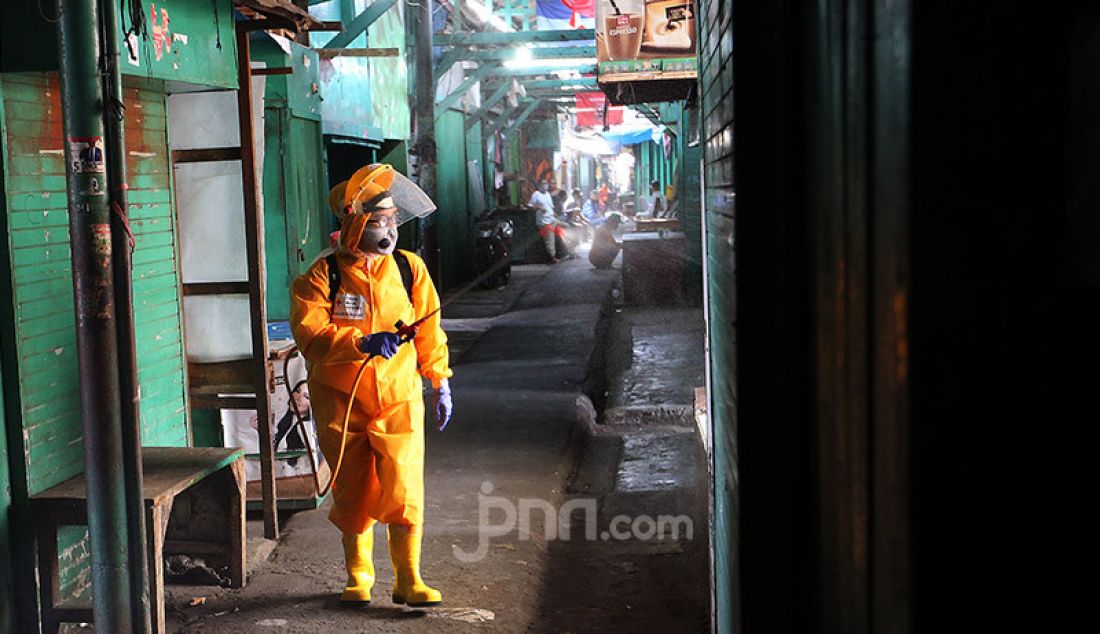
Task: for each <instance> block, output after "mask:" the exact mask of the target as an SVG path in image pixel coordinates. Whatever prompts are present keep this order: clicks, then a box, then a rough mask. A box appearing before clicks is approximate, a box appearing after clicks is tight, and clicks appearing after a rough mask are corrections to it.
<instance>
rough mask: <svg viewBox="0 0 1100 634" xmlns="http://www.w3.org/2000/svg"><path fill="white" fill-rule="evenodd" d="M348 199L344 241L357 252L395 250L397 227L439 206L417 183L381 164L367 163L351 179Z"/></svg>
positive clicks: (347, 248)
mask: <svg viewBox="0 0 1100 634" xmlns="http://www.w3.org/2000/svg"><path fill="white" fill-rule="evenodd" d="M344 201H345V205H344V209H345V210H346V212H347V215H346V217H345V219H344V221H343V228H342V229H341V237H340V243H341V246H342V247H343V248H344V249H345V250H347V251H350V252H352V253H354V254H356V255H366V254H369V253H377V254H382V255H388V254H389V253H392V252H393V249H394V248H395V245H396V243H397V228H398V227H399V226H401V225H403V224H405V223H406V222H408V221H410V220H413V219H414V218H423V217H425V216H427V215H428V214H430V213H432V212H433V211H435V209H436V206H435V203H434V202H432V199H431V198H429V197H428V195H427V194H425V193H424V191H423V190H421V189H420V188H419V187H417V186H416V184H415V183H413V182H412V181H411V180H409V179H408V178H406V177H405V176H403V175H401V174H398V173H397V172H395V171H394V169H393V167H391V166H389V165H380V164H373V165H367V166H366V167H363V168H361V169H359V170H358V171H357V172H355V174H353V175H352V177H351V178H350V179H348V184H347V187H346V189H345V194H344Z"/></svg>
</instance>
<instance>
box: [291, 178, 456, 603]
mask: <svg viewBox="0 0 1100 634" xmlns="http://www.w3.org/2000/svg"><path fill="white" fill-rule="evenodd" d="M409 188H414V189H415V192H417V193H419V195H420V196H421V197H422V198H423V200H426V201H427V203H428V204H430V205H431V203H430V200H427V197H426V196H423V192H420V190H419V189H418V188H416V186H415V185H412V184H411V183H410V182H409V181H408V180H407V179H404V177H402V176H400V175H399V174H396V173H395V172H394V171H393V168H392V167H390V166H388V165H379V164H373V165H368V166H366V167H364V168H362V169H360V170H359V171H357V172H356V173H355V174H354V175H353V176H352V177H351V178H350V179H349V180H348V181H346V182H344V183H341V184H339V185H337V186H336V187H334V188H333V191H332V193H331V194H330V198H329V200H330V206H332V207H333V209H334V211H335V212H336V213H337V215H338V216H339V217H340V218H341V228H340V235H339V241H338V244H337V247H336V249H335V253H330V254H328V255H327V256H326V257H320V258H318V259H317V261H315V262H314V263H313V264H312V265H311V266H310V268H309V270H308V271H306V272H305V273H304V274H302V275H301V276H299V277H298V278H297V279H296V280H295V281H294V283H293V286H292V289H291V305H292V306H291V329H292V331H293V333H294V339H295V341H296V342H297V344H298V347H299V349H300V350H301V351H302V354H303V355H304V356H305V358H306V361H307V363H308V367H309V388H310V394H311V397H312V402H313V413H314V416H315V419H316V420H317V423H318V437H319V440H320V444H321V450H322V452H323V453H324V454H325V458H326V460H327V461H328V463H329V464H336V463H337V462H338V454H339V452H340V445H341V435H342V434H341V432H342V423H343V420H344V414H345V412H346V410H347V408H349V407H350V408H352V409H351V414H350V422H349V427H348V432H347V438H346V446H345V450H344V452H345V453H344V459H343V463H342V466H341V468H340V473H338V474H336V473H334V474H333V476H334V477H335V478H336V480H335V483H334V485H333V489H332V490H333V502H334V503H333V507H332V511H331V513H330V515H329V519H330V520H331V521H332V523H333V524H335V525H336V527H337V528H339V529H340V531H341V533H342V534H343V536H342V541H343V545H344V554H345V559H346V564H347V573H348V581H347V585H346V587H345V588H344V591H343V593H342V594H341V596H340V598H341V600H342V601H346V602H354V603H369V601H370V596H371V594H370V593H371V588H372V586H373V585H374V579H375V574H374V564H373V558H372V553H373V546H374V542H373V534H374V532H373V527H374V524H375V523H376V522H382V523H384V524H387V525H388V541H389V550H390V559H391V560H392V563H393V567H394V572H395V584H394V589H393V600H394V602H395V603H406V604H408V605H412V606H425V605H435V604H438V603H440V601H441V600H442V597H441V595H440V593H439V591H438V590H435V589H433V588H431V587H429V586H428V585H427V584H425V583H424V581H423V580H422V579H421V577H420V570H419V563H420V546H421V539H422V536H423V532H422V530H423V525H424V399H423V395H422V391H421V385H422V383H421V376H423V377H424V378H425V379H427V380H429V381H431V384H432V401H433V405H434V409H435V411H436V416H437V421H438V425H439V429H440V430H442V429H443V428H444V427H445V426H446V424H447V422H448V421H449V419H450V416H451V411H452V404H451V395H450V385H449V382H448V378H449V377H450V376H451V375H452V373H451V370H450V367H449V365H448V351H447V337H446V335H445V334H444V332H443V330H442V328H441V327H440V317H439V314H438V312H437V309H438V308H439V296H438V295H437V293H436V291H435V288H434V286H433V285H432V281H431V278H430V276H429V274H428V270H427V267H426V266H425V265H424V262H423V261H422V260H421V259H420V258H419V257H417V256H416V255H414V254H412V253H409V252H406V251H395V244H396V242H397V225H398V224H399V222H400V220H401V219H402V216H405V217H408V216H409V214H410V213H411V214H412V215H417V214H419V212H418V211H411V212H410V211H409V210H408V209H406V208H404V207H401V206H400V204H399V201H398V200H397V199H399V198H400V197H401V196H400V195H399V194H398V191H399V190H400V191H402V192H407V191H408V190H409ZM391 189H392V190H393V191H392V192H391ZM405 198H408V196H405ZM337 203H342V204H337ZM434 208H435V207H434V205H431V209H434ZM429 211H430V210H429ZM425 316H428V318H427V319H426V320H425V321H424V322H423V323H422V324H421V325H420V327H419V330H418V331H417V333H416V335H415V337H413V338H412V341H411V344H412V345H402V340H401V338H400V337H399V336H398V334H397V333H395V332H393V330H394V325H395V324H396V323H397V322H398V321H402V322H404V323H405V324H412V323H414V322H416V321H417V320H419V319H422V318H424V317H425ZM363 363H366V366H367V367H366V369H365V370H364V375H363V377H362V380H361V383H360V385H359V388H358V389H357V391H356V393H355V394H351V393H350V392H351V391H352V384H353V382H354V380H355V376H356V373H357V372H358V371H359V369H360V366H361V364H363Z"/></svg>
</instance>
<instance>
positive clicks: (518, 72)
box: [497, 62, 596, 77]
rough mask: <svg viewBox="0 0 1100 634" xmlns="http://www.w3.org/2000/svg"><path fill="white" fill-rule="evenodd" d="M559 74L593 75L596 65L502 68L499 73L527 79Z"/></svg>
mask: <svg viewBox="0 0 1100 634" xmlns="http://www.w3.org/2000/svg"><path fill="white" fill-rule="evenodd" d="M557 72H577V73H580V74H581V75H591V74H593V73H595V72H596V64H595V62H593V63H592V64H585V65H583V66H570V67H568V68H563V67H561V66H552V65H546V66H532V67H530V68H508V67H507V66H502V67H500V69H499V70H498V71H497V76H499V77H526V76H531V75H549V74H551V73H557Z"/></svg>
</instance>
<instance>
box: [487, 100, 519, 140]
mask: <svg viewBox="0 0 1100 634" xmlns="http://www.w3.org/2000/svg"><path fill="white" fill-rule="evenodd" d="M518 107H519V106H518V105H516V106H508V107H507V108H505V109H504V112H502V113H500V116H499V117H497V120H496V121H494V122H493V123H492V125H490V126H489V130H488V131H487V132H486V134H492V133H494V132H496V131H497V130H499V129H501V128H502V127H504V124H506V123H508V117H510V116H512V113H513V112H515V111H516V109H517V108H518Z"/></svg>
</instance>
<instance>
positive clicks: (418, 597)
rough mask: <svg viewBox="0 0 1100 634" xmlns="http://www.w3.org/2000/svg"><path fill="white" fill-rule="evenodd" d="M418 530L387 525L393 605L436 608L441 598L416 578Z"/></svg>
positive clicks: (418, 576) (419, 536)
mask: <svg viewBox="0 0 1100 634" xmlns="http://www.w3.org/2000/svg"><path fill="white" fill-rule="evenodd" d="M421 536H422V533H421V532H420V529H419V528H418V527H413V528H410V527H408V526H400V525H397V524H391V525H390V526H389V542H390V561H392V562H393V572H394V585H393V602H394V603H397V604H402V603H407V604H408V605H409V606H411V607H414V608H415V607H425V606H429V605H439V604H440V603H442V602H443V595H441V594H440V593H439V590H436V589H435V588H430V587H428V585H427V584H426V583H424V580H423V579H421V578H420V538H421Z"/></svg>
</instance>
